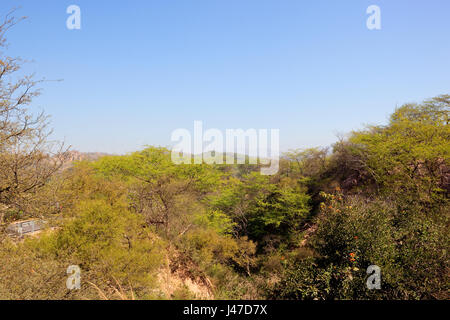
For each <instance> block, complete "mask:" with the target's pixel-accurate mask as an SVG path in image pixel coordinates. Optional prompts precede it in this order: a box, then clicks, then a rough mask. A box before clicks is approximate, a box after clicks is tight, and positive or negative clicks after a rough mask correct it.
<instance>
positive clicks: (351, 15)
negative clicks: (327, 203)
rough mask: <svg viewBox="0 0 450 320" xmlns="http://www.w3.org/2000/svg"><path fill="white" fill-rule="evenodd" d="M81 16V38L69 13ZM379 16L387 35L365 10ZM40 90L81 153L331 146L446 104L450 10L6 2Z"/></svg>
mask: <svg viewBox="0 0 450 320" xmlns="http://www.w3.org/2000/svg"><path fill="white" fill-rule="evenodd" d="M71 4H76V5H78V6H79V7H80V8H81V24H82V25H81V28H82V29H81V30H68V29H67V28H66V19H67V17H68V16H69V15H68V14H66V8H67V7H68V6H69V5H71ZM372 4H375V5H378V6H379V7H380V8H381V19H382V20H381V26H382V29H381V30H372V31H370V30H368V29H367V27H366V20H367V18H368V15H367V14H366V9H367V7H368V6H369V5H372ZM18 6H20V7H21V8H20V9H19V10H18V11H17V15H26V16H28V17H29V18H28V19H27V20H26V21H24V22H22V23H20V24H19V25H18V26H16V27H15V28H14V29H12V30H11V32H10V33H9V34H8V40H9V43H10V47H9V52H8V53H9V54H10V55H14V56H15V55H19V56H21V57H23V58H26V59H29V60H33V62H32V63H31V64H28V65H27V67H26V69H27V70H28V71H32V72H36V74H37V75H38V77H45V78H47V79H63V80H64V81H62V82H48V83H45V84H44V85H43V89H44V90H43V94H42V96H41V97H39V98H38V99H37V100H36V103H35V106H36V107H37V108H42V109H44V110H45V111H46V112H47V113H48V114H50V115H51V116H52V126H53V128H54V132H55V133H54V136H55V137H56V138H58V139H64V140H65V141H66V143H68V144H70V145H72V146H73V148H74V149H77V150H80V151H103V152H111V153H123V152H129V151H135V150H138V149H140V148H142V146H143V145H146V144H149V145H162V146H169V145H170V144H171V142H170V135H171V132H172V131H173V130H175V129H177V128H186V129H189V130H193V122H194V120H202V121H203V122H204V126H205V128H206V129H208V128H219V129H226V128H230V129H232V128H243V129H248V128H256V129H259V128H267V129H271V128H275V129H280V139H281V149H282V150H287V149H289V148H303V147H310V146H318V145H322V146H325V145H329V144H331V143H333V142H334V141H335V140H336V134H338V133H345V132H348V131H351V130H353V129H358V128H361V127H362V125H363V124H365V123H366V124H369V123H370V124H375V123H377V124H382V123H386V120H387V118H388V115H389V114H390V113H391V112H392V111H393V110H394V108H395V107H396V106H398V105H401V104H403V103H405V102H414V101H421V100H423V99H426V98H429V97H433V96H435V95H438V94H443V93H450V90H449V89H450V1H448V0H427V1H419V0H395V1H394V0H385V1H381V0H370V1H366V0H345V1H336V0H328V1H324V0H308V1H306V0H305V1H301V0H170V1H168V0H158V1H157V0H128V1H123V0H121V1H119V0H114V1H112V0H108V1H107V0H71V1H65V0H58V1H55V0H39V1H36V0H0V13H1V14H2V15H4V14H5V13H6V12H7V11H9V10H10V9H11V8H13V7H18Z"/></svg>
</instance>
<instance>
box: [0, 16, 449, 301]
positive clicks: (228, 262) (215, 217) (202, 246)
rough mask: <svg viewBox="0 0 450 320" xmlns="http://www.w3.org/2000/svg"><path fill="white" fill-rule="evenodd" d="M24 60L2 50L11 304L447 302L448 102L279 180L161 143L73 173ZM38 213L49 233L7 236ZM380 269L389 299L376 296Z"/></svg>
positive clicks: (4, 216) (4, 265) (286, 159)
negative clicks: (39, 110) (372, 273)
mask: <svg viewBox="0 0 450 320" xmlns="http://www.w3.org/2000/svg"><path fill="white" fill-rule="evenodd" d="M13 22H14V20H10V21H7V22H6V23H5V24H4V25H3V26H2V27H0V36H1V37H0V40H2V41H1V42H0V44H2V45H4V44H5V43H4V34H5V31H6V30H7V28H8V27H9V26H10V25H11V24H12V23H13ZM1 49H5V47H4V46H2V47H1ZM20 65H21V62H20V61H19V60H16V59H14V58H9V57H8V56H7V55H6V53H5V52H4V50H3V52H2V54H1V55H0V225H1V228H2V230H1V232H0V299H130V300H131V299H319V300H322V299H448V298H449V269H448V268H449V264H448V252H447V251H448V248H449V236H448V235H449V220H448V219H449V204H448V200H449V191H450V155H449V153H450V128H449V125H448V121H449V111H450V96H449V95H442V96H438V97H435V98H433V99H430V100H429V101H425V102H422V103H419V104H406V105H403V106H401V107H399V108H397V109H396V110H394V111H393V113H392V115H391V117H390V119H389V122H388V123H387V124H386V125H378V126H368V127H365V128H364V129H361V130H359V131H355V132H352V133H349V134H348V136H347V137H346V138H343V139H341V140H339V141H338V142H336V143H335V144H334V145H333V146H331V147H330V148H313V149H308V150H295V151H291V152H288V153H286V154H284V155H283V157H282V159H281V163H280V171H279V172H278V174H276V175H274V176H263V175H261V174H260V173H259V168H258V166H255V165H234V166H230V165H206V164H203V165H175V164H173V163H172V161H171V158H170V152H169V150H167V149H165V148H157V147H148V148H146V149H145V150H142V151H138V152H135V153H132V154H128V155H122V156H104V157H101V158H100V159H98V160H95V161H79V162H75V163H73V164H71V165H69V166H68V165H64V166H63V164H64V161H65V155H66V153H65V151H66V149H64V148H63V147H62V146H61V145H55V144H54V143H50V142H49V140H48V133H49V132H48V130H47V129H46V125H47V122H46V117H45V116H44V115H38V116H37V117H34V116H33V114H32V109H30V110H27V109H28V108H29V107H31V105H32V99H33V97H34V96H35V95H36V94H37V93H38V92H37V91H35V89H34V88H35V86H36V85H38V82H36V81H34V80H33V79H32V78H27V77H26V78H20V77H19V78H15V75H16V74H17V73H18V72H19V69H20ZM14 79H15V82H14V81H13V80H14ZM28 218H40V219H43V220H45V221H47V224H48V226H49V228H48V229H47V230H44V232H42V233H41V234H40V235H39V236H37V237H29V238H25V239H23V240H20V241H17V239H12V238H11V237H9V236H7V235H6V233H5V232H4V229H5V228H6V227H7V226H8V225H9V224H10V223H12V222H14V221H19V220H24V219H28ZM70 265H78V266H80V268H81V271H82V273H81V289H80V290H68V289H67V288H66V279H67V276H68V275H67V274H66V270H67V267H68V266H70ZM370 265H377V266H379V267H380V268H381V271H382V289H381V290H368V289H367V287H366V284H365V282H366V279H367V274H366V269H367V267H368V266H370Z"/></svg>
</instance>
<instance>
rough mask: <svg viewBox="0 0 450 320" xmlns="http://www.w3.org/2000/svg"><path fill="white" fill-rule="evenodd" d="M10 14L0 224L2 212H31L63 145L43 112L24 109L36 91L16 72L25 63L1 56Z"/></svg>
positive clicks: (2, 101)
mask: <svg viewBox="0 0 450 320" xmlns="http://www.w3.org/2000/svg"><path fill="white" fill-rule="evenodd" d="M11 14H12V13H9V14H7V15H6V17H5V18H4V20H3V21H2V22H1V24H0V224H2V223H3V222H4V217H5V213H6V212H15V213H20V214H18V215H16V216H17V217H18V218H19V217H20V215H25V216H32V215H36V214H37V212H35V210H33V207H34V204H35V203H36V201H34V200H36V197H38V196H39V194H38V193H37V191H38V190H39V189H40V188H42V187H43V186H44V185H45V184H46V183H47V182H48V181H49V179H50V177H51V176H52V175H53V174H54V173H55V172H56V171H57V170H58V169H59V168H60V167H61V165H62V163H63V161H64V158H65V155H66V153H65V152H64V150H63V148H64V146H63V144H62V143H58V142H54V141H50V140H49V135H50V134H51V130H50V129H49V128H48V124H49V122H48V116H46V115H45V114H44V113H43V112H41V113H38V114H33V113H32V112H31V111H30V110H29V108H30V106H31V104H32V101H33V98H35V97H36V96H38V95H39V93H40V90H39V88H38V85H39V84H40V83H41V82H42V81H39V80H35V79H34V76H33V75H25V76H23V75H21V73H20V71H21V69H22V66H23V64H24V61H23V60H22V59H20V58H15V57H10V56H8V55H7V54H6V52H5V51H6V49H7V42H6V37H5V36H6V33H7V31H8V30H9V29H10V28H11V27H12V26H14V25H15V24H17V22H19V21H20V20H21V19H17V18H15V17H13V16H12V15H11Z"/></svg>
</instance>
